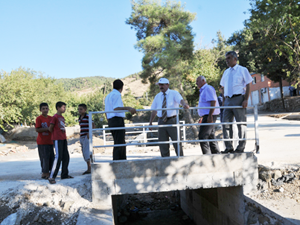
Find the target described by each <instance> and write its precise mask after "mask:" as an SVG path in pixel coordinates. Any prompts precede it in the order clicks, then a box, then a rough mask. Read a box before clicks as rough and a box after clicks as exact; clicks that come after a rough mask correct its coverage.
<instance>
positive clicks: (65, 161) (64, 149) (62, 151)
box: [50, 140, 70, 178]
mask: <svg viewBox="0 0 300 225" xmlns="http://www.w3.org/2000/svg"><path fill="white" fill-rule="evenodd" d="M53 145H54V150H55V158H54V162H53V166H52V170H51V174H50V178H56V176H57V173H58V171H59V167H60V164H62V166H61V176H60V177H61V178H67V177H68V176H69V171H68V166H69V161H70V155H69V151H68V142H67V140H55V141H53Z"/></svg>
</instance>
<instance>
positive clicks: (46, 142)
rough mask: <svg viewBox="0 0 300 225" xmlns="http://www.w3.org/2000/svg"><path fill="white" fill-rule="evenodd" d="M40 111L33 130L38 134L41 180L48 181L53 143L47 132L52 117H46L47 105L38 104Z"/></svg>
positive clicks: (52, 155) (52, 156) (52, 157)
mask: <svg viewBox="0 0 300 225" xmlns="http://www.w3.org/2000/svg"><path fill="white" fill-rule="evenodd" d="M40 111H41V113H42V115H40V116H38V117H37V118H36V121H35V130H36V132H38V136H37V139H36V142H37V145H38V152H39V157H40V161H41V167H42V178H43V179H48V178H49V176H50V173H49V172H50V169H51V168H52V164H53V160H54V152H53V142H52V140H51V133H50V131H49V127H50V121H51V119H52V117H51V116H48V112H49V106H48V104H47V103H41V104H40Z"/></svg>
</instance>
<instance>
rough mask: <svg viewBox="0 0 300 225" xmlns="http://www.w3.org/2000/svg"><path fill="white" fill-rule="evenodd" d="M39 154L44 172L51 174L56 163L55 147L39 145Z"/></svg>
mask: <svg viewBox="0 0 300 225" xmlns="http://www.w3.org/2000/svg"><path fill="white" fill-rule="evenodd" d="M38 152H39V157H40V161H41V167H42V172H43V173H49V172H50V170H51V168H52V165H53V161H54V152H53V145H38Z"/></svg>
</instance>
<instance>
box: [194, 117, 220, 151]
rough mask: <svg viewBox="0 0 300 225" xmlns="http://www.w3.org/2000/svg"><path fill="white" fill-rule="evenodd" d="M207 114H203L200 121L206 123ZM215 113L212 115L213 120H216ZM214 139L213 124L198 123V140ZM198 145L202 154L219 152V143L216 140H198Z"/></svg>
mask: <svg viewBox="0 0 300 225" xmlns="http://www.w3.org/2000/svg"><path fill="white" fill-rule="evenodd" d="M207 117H208V115H205V116H203V118H202V123H207ZM217 117H218V116H217V115H213V122H214V123H215V122H216V120H217ZM208 139H216V136H215V125H207V126H204V125H202V126H201V125H200V129H199V140H208ZM200 146H201V149H202V153H203V154H219V153H220V150H219V145H218V142H217V141H210V142H200Z"/></svg>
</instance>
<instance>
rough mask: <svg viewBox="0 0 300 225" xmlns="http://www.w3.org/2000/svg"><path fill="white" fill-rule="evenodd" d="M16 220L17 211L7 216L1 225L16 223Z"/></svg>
mask: <svg viewBox="0 0 300 225" xmlns="http://www.w3.org/2000/svg"><path fill="white" fill-rule="evenodd" d="M16 220H17V213H13V214H10V215H9V216H8V217H6V218H5V219H4V220H3V221H2V223H1V225H12V224H15V223H16Z"/></svg>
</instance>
